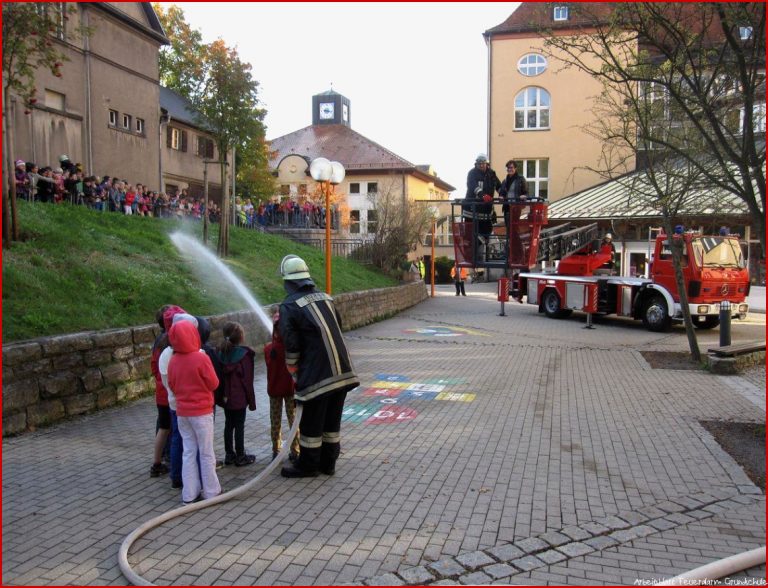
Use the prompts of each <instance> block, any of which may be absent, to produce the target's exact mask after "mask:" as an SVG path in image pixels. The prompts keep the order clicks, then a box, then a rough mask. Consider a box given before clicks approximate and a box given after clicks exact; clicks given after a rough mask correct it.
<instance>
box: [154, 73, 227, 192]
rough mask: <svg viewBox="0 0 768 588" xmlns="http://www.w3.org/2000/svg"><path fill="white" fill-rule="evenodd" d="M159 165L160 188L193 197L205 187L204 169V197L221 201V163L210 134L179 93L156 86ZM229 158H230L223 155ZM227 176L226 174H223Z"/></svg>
mask: <svg viewBox="0 0 768 588" xmlns="http://www.w3.org/2000/svg"><path fill="white" fill-rule="evenodd" d="M160 111H161V113H162V116H161V117H160V125H161V128H160V137H161V143H162V145H161V147H160V156H161V157H160V168H161V174H162V178H163V181H162V184H161V185H162V190H163V191H164V192H165V193H166V194H177V193H179V192H181V191H182V190H184V189H187V190H188V192H189V195H190V196H192V197H194V198H202V197H203V193H204V190H205V186H204V184H205V167H206V165H207V168H208V198H209V199H211V200H214V201H215V202H221V165H219V164H218V163H209V164H206V163H205V162H206V161H210V162H218V160H219V150H218V148H217V147H216V144H215V141H214V140H213V136H212V135H211V134H210V133H208V132H206V131H205V130H204V129H203V128H202V126H201V123H200V118H199V116H198V115H196V114H195V112H194V110H193V109H192V105H191V104H190V103H189V101H188V100H187V99H186V98H184V97H183V96H181V95H180V94H178V93H176V92H174V91H173V90H169V89H168V88H164V87H162V86H161V87H160ZM227 160H228V161H230V162H231V161H232V157H231V156H230V157H229V158H227ZM227 175H229V174H227Z"/></svg>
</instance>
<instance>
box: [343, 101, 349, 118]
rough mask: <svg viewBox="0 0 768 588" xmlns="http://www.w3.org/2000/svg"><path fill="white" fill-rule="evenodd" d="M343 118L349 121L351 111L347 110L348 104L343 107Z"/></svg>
mask: <svg viewBox="0 0 768 588" xmlns="http://www.w3.org/2000/svg"><path fill="white" fill-rule="evenodd" d="M341 118H342V119H343V120H347V119H349V109H348V108H347V105H346V104H342V105H341Z"/></svg>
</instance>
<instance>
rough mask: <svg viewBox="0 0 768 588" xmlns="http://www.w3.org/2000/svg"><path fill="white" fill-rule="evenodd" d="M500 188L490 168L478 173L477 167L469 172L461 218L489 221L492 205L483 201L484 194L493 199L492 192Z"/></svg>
mask: <svg viewBox="0 0 768 588" xmlns="http://www.w3.org/2000/svg"><path fill="white" fill-rule="evenodd" d="M500 187H501V182H500V181H499V178H498V176H497V175H496V172H495V171H493V170H492V169H491V168H490V167H488V168H486V170H485V171H484V172H483V171H480V168H478V167H477V166H475V167H473V168H472V169H471V170H469V173H468V174H467V194H466V196H465V200H464V204H463V205H462V207H461V209H462V213H461V214H462V216H463V217H464V218H465V219H471V218H475V217H476V218H477V219H478V220H481V221H490V220H491V212H492V211H493V204H491V203H486V202H484V201H483V196H485V195H486V194H487V195H489V196H491V198H493V194H494V192H497V191H498V190H499V188H500Z"/></svg>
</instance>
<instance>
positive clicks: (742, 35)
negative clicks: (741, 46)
mask: <svg viewBox="0 0 768 588" xmlns="http://www.w3.org/2000/svg"><path fill="white" fill-rule="evenodd" d="M752 35H753V29H752V27H749V26H740V27H739V39H741V40H742V41H749V40H750V39H751V38H752Z"/></svg>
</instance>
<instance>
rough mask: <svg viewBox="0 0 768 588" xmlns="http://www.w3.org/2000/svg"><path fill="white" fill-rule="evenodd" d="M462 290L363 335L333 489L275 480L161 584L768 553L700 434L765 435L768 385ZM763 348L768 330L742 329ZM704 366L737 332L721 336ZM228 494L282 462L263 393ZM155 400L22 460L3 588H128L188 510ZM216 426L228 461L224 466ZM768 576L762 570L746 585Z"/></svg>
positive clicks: (692, 562) (355, 577) (658, 574)
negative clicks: (161, 472)
mask: <svg viewBox="0 0 768 588" xmlns="http://www.w3.org/2000/svg"><path fill="white" fill-rule="evenodd" d="M493 288H494V285H493V284H472V285H469V286H468V288H467V290H468V294H469V296H468V297H466V298H464V297H454V296H453V293H452V287H450V288H447V287H442V286H441V287H438V296H437V297H436V298H435V299H433V300H428V301H426V302H424V303H422V304H420V305H418V306H417V307H414V308H413V309H410V310H409V311H406V312H404V313H402V314H400V315H398V316H396V317H394V318H392V319H390V320H387V321H384V322H381V323H378V324H375V325H370V326H368V327H365V328H362V329H358V330H356V331H352V332H349V333H347V339H348V343H349V346H350V349H351V351H352V354H353V359H354V361H355V367H356V369H357V372H358V374H359V375H360V377H361V380H362V382H363V385H362V386H361V387H360V388H359V389H358V390H356V391H354V392H352V393H350V394H349V396H348V398H347V405H346V410H345V417H344V422H343V425H342V436H343V439H342V447H343V451H342V456H341V459H340V460H339V463H338V464H337V471H336V475H335V476H334V477H326V476H321V477H319V478H312V479H303V480H286V479H283V478H281V477H280V476H279V475H278V474H275V475H274V476H272V477H270V478H269V479H268V481H267V482H266V483H265V484H264V485H263V486H262V487H260V488H257V489H255V490H254V491H253V492H252V493H250V495H248V496H247V497H240V498H237V499H234V500H231V501H229V502H227V503H224V504H222V505H219V506H215V507H211V508H209V509H204V510H202V511H198V512H196V513H193V514H191V515H187V516H185V517H182V518H177V519H173V520H172V521H169V522H167V523H165V524H163V525H162V526H161V527H159V528H157V529H155V530H153V531H151V532H150V533H149V534H148V535H146V536H145V537H143V538H142V539H140V540H139V541H138V542H137V543H136V544H135V545H134V547H133V549H132V551H131V554H130V561H131V563H132V565H133V566H134V569H135V570H136V571H137V572H138V573H140V574H141V575H143V576H144V577H145V578H147V579H148V580H150V581H152V582H154V583H157V584H177V585H181V584H195V585H226V584H240V585H295V584H322V585H328V584H373V585H388V584H391V585H400V584H436V585H438V584H457V583H461V584H491V583H502V584H575V585H578V584H599V583H607V584H615V583H621V584H634V583H635V582H636V581H649V580H651V579H660V578H665V577H670V576H672V575H674V574H677V573H681V572H684V571H687V570H689V569H692V568H695V567H698V566H699V565H701V564H702V563H706V562H709V561H713V560H715V559H718V558H720V557H724V556H727V555H732V554H734V553H739V552H741V551H746V550H748V549H753V548H754V547H756V546H759V545H763V544H764V543H765V497H764V495H763V493H762V491H761V490H760V489H759V488H757V487H755V486H754V485H753V484H752V483H751V481H750V480H749V479H748V478H747V476H746V475H745V474H744V472H743V470H742V469H741V468H740V467H739V466H738V465H737V464H736V463H735V462H734V461H733V459H731V457H730V456H729V455H728V454H726V453H725V452H724V451H723V450H722V449H721V448H720V446H719V445H718V444H717V443H716V442H715V441H714V439H713V438H712V437H711V436H710V435H709V433H708V432H707V431H706V430H705V429H704V428H703V427H702V426H701V425H700V424H699V422H698V421H699V420H700V419H701V420H711V419H727V420H735V421H748V422H760V423H764V422H765V382H764V381H759V380H758V379H757V378H753V379H749V378H744V377H737V376H734V377H722V376H714V375H710V374H708V373H706V372H697V371H691V370H667V369H652V368H651V367H650V365H649V364H648V363H647V362H646V361H645V360H644V359H643V357H642V355H641V354H640V351H646V350H662V351H663V350H669V351H685V350H686V348H687V341H686V338H685V333H684V331H683V330H682V328H680V327H676V328H675V329H673V331H672V332H670V333H649V332H647V331H646V330H645V329H644V328H643V327H642V325H641V324H639V323H635V322H631V321H627V320H622V319H602V320H600V321H599V322H598V323H596V325H595V327H596V328H595V329H593V330H587V329H585V328H584V326H585V321H584V318H583V317H581V318H579V317H576V316H574V317H571V318H570V319H567V320H551V319H547V318H545V317H543V316H541V315H539V314H538V313H537V312H536V308H534V307H533V306H529V305H523V306H521V305H517V304H507V305H506V314H507V316H505V317H500V316H498V313H499V304H498V303H497V302H496V301H495V294H493V293H492V289H493ZM733 331H734V340H735V341H738V340H749V339H757V338H762V337H763V336H764V332H765V315H758V316H757V317H755V316H752V317H750V318H749V319H748V320H747V321H746V322H741V323H740V322H735V323H734V327H733ZM699 335H700V344H701V348H702V349H706V348H707V346H708V345H709V346H711V345H713V344H716V342H717V337H718V334H717V330H715V331H714V332H702V333H699ZM257 384H258V386H259V390H258V392H257V394H258V396H257V398H258V402H257V404H258V408H257V411H256V412H255V413H249V415H248V421H247V424H246V435H247V445H248V447H249V449H250V450H251V451H252V452H253V453H255V454H256V456H257V462H256V464H254V465H253V466H250V467H246V468H233V467H226V468H223V469H222V470H220V471H219V474H220V478H221V480H222V483H223V485H224V487H225V489H227V490H229V489H233V488H234V487H236V486H238V485H239V484H241V483H242V482H244V481H246V480H248V479H250V478H251V477H252V476H254V475H255V474H256V473H257V472H258V471H259V470H260V469H261V468H263V467H264V466H265V465H266V464H267V463H268V461H269V459H270V457H271V448H270V444H269V435H268V432H269V424H268V421H269V416H268V404H267V401H266V394H265V393H264V373H263V370H260V371H259V373H258V374H257ZM154 419H155V409H154V406H153V403H152V401H151V399H145V400H141V401H138V402H135V403H132V404H130V405H127V406H124V407H120V408H116V409H110V410H106V411H103V412H101V413H98V414H93V415H89V416H86V417H83V418H79V419H77V420H73V421H70V422H67V423H64V424H61V425H58V426H55V427H52V428H49V429H44V430H41V431H38V432H35V433H30V434H27V435H23V436H21V437H16V438H11V439H5V440H4V441H3V474H4V475H3V583H4V584H6V585H10V584H15V585H20V584H23V585H24V584H77V585H86V584H100V585H101V584H125V582H126V581H125V579H124V578H123V576H122V575H121V573H120V571H119V568H118V565H117V550H118V547H119V545H120V543H121V542H122V540H123V538H124V537H125V536H126V535H127V534H128V533H129V532H131V531H132V530H133V529H135V528H136V527H138V526H139V525H140V524H141V523H143V522H144V521H146V520H148V519H149V518H151V517H154V516H156V515H158V514H160V513H163V512H165V511H167V510H169V509H171V508H175V507H176V506H178V505H179V504H180V503H179V501H180V496H179V493H178V491H177V490H172V489H171V488H170V482H169V481H168V480H167V479H166V478H150V477H149V475H148V473H149V465H150V459H149V458H150V456H151V451H152V433H153V431H154ZM222 428H223V418H221V417H220V418H219V419H218V420H217V430H218V432H219V433H218V435H217V440H218V441H217V451H218V453H219V454H220V455H221V454H223V447H222V442H221V429H222ZM752 576H759V577H764V576H765V568H764V567H761V568H756V569H754V570H750V571H748V572H745V573H744V574H742V577H752Z"/></svg>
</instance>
